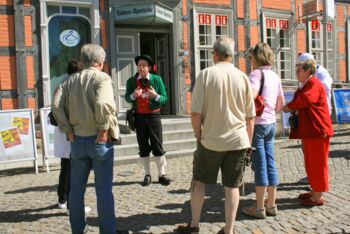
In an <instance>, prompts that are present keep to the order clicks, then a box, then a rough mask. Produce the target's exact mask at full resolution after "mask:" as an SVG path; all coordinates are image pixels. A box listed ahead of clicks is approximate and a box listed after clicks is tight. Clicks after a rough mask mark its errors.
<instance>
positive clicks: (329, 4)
mask: <svg viewBox="0 0 350 234" xmlns="http://www.w3.org/2000/svg"><path fill="white" fill-rule="evenodd" d="M334 10H335V9H334V0H327V1H326V12H327V17H328V18H331V19H334Z"/></svg>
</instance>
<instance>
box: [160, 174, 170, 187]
mask: <svg viewBox="0 0 350 234" xmlns="http://www.w3.org/2000/svg"><path fill="white" fill-rule="evenodd" d="M158 182H159V183H160V184H161V185H169V184H170V179H169V177H167V176H166V175H162V176H160V177H158Z"/></svg>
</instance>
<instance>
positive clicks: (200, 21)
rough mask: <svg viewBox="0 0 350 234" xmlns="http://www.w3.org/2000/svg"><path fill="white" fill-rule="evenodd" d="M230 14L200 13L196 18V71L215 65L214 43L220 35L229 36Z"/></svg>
mask: <svg viewBox="0 0 350 234" xmlns="http://www.w3.org/2000/svg"><path fill="white" fill-rule="evenodd" d="M228 19H229V14H215V13H211V14H210V13H198V14H196V19H195V22H196V23H195V37H196V42H197V44H196V45H195V46H196V58H197V59H196V73H197V74H198V72H199V71H200V70H203V69H205V68H207V67H210V66H212V65H213V55H212V51H213V44H214V42H215V41H216V39H217V38H218V37H219V36H223V35H225V36H229V37H232V36H231V35H230V32H229V22H228Z"/></svg>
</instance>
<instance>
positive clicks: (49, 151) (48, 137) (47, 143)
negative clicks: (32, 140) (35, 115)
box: [40, 107, 55, 159]
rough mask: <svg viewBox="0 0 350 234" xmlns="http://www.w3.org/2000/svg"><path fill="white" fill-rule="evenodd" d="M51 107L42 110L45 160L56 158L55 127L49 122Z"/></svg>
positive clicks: (41, 119)
mask: <svg viewBox="0 0 350 234" xmlns="http://www.w3.org/2000/svg"><path fill="white" fill-rule="evenodd" d="M50 112H51V108H50V107H45V108H41V109H40V121H41V129H42V139H43V156H44V157H45V159H47V158H52V157H54V134H55V126H52V125H51V123H50V120H49V113H50Z"/></svg>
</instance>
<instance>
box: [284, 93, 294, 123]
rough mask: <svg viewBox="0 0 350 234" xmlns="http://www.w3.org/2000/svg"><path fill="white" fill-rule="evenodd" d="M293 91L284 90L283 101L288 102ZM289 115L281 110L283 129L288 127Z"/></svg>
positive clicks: (291, 98)
mask: <svg viewBox="0 0 350 234" xmlns="http://www.w3.org/2000/svg"><path fill="white" fill-rule="evenodd" d="M294 93H295V92H294V91H285V92H284V103H286V104H287V103H288V102H290V101H292V100H293V97H294ZM289 116H290V113H284V112H283V111H282V128H283V129H289V128H290V126H289V122H288V119H289Z"/></svg>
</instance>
